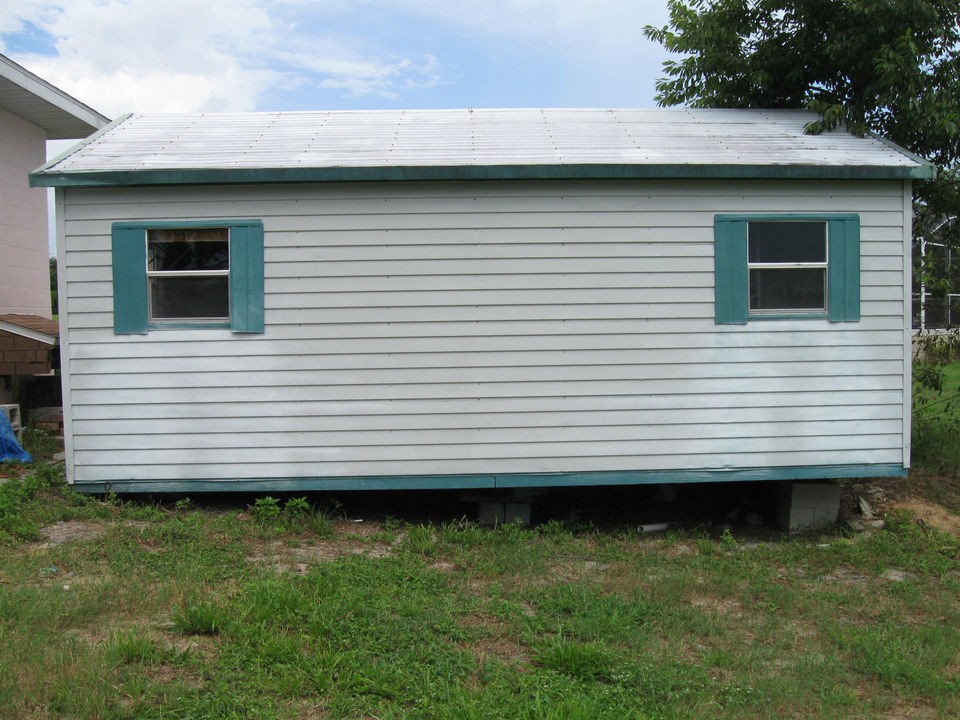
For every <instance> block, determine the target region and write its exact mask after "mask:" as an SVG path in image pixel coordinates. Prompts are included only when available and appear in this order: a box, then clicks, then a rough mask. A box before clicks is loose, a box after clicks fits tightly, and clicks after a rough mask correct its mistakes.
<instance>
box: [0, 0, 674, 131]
mask: <svg viewBox="0 0 960 720" xmlns="http://www.w3.org/2000/svg"><path fill="white" fill-rule="evenodd" d="M665 22H666V0H592V1H590V0H436V1H435V2H433V1H424V2H417V1H416V0H58V1H49V0H13V1H12V2H7V3H4V7H2V8H0V52H2V53H3V54H5V55H7V56H8V57H10V58H12V59H13V60H15V61H16V62H19V63H20V64H22V65H24V66H25V67H26V68H28V69H30V70H32V71H33V72H35V73H37V74H38V75H40V76H41V77H43V78H44V79H46V80H48V81H50V82H52V83H53V84H55V85H57V86H58V87H60V88H62V89H63V90H65V91H67V92H69V93H70V94H72V95H74V96H75V97H76V98H77V99H79V100H81V101H83V102H85V103H87V104H88V105H90V106H92V107H94V108H95V109H97V110H99V111H100V112H102V113H104V114H106V115H108V116H111V117H114V116H116V115H119V114H121V113H124V112H131V111H132V112H168V111H169V112H199V111H211V112H219V111H251V110H265V111H269V110H306V109H349V108H364V109H371V108H398V107H403V108H443V107H652V106H653V105H654V104H655V103H654V99H653V96H654V81H655V79H656V78H657V77H659V76H660V75H661V74H662V70H661V63H662V61H663V60H664V59H665V58H666V54H665V53H664V52H663V50H662V49H661V48H660V47H659V46H656V45H654V44H653V43H651V42H649V41H648V40H646V39H645V38H644V37H643V34H642V32H641V30H642V28H643V26H644V25H645V24H648V23H650V24H654V25H662V24H664V23H665Z"/></svg>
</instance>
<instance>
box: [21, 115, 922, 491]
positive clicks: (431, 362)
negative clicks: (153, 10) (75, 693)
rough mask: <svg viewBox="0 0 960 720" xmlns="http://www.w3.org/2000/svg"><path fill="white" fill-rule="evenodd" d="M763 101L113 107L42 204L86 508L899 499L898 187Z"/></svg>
mask: <svg viewBox="0 0 960 720" xmlns="http://www.w3.org/2000/svg"><path fill="white" fill-rule="evenodd" d="M813 119H814V116H812V115H810V114H807V113H803V112H793V111H759V110H688V109H673V110H630V109H626V110H601V109H586V110H575V109H571V110H562V109H556V110H550V109H525V110H437V111H427V110H424V111H356V112H352V111H351V112H347V111H344V112H299V113H266V114H197V115H129V116H125V117H123V118H120V119H119V120H117V121H116V122H114V123H113V124H112V125H110V126H109V127H108V128H106V129H105V130H104V131H101V132H100V133H98V134H97V135H95V136H93V137H91V138H90V139H88V140H87V141H85V142H84V143H82V144H81V145H79V146H78V147H76V148H74V149H73V150H71V151H69V152H67V153H65V154H64V155H62V156H61V157H59V158H57V159H55V160H53V161H51V162H50V163H48V164H47V165H45V166H43V167H42V168H40V169H39V170H37V171H35V172H34V173H33V175H32V176H31V180H32V182H33V184H34V185H39V186H53V187H56V197H57V211H58V213H57V214H58V218H59V219H58V259H59V263H60V267H61V268H62V273H61V287H60V298H61V303H62V305H61V308H62V309H61V348H62V349H61V354H62V368H63V382H64V411H65V426H66V427H65V443H66V453H67V470H68V477H69V480H70V482H72V483H73V484H74V485H75V487H76V488H78V489H80V490H83V491H88V492H102V491H104V490H108V489H112V490H114V491H119V492H164V491H178V492H197V491H207V490H221V489H225V490H252V491H284V490H343V489H386V488H391V489H409V488H510V487H514V488H516V487H524V486H561V485H607V484H638V483H667V482H670V483H675V482H706V481H717V480H735V481H740V480H758V479H765V480H813V479H826V478H839V477H850V476H900V475H904V474H905V473H906V470H907V468H908V467H909V460H910V392H909V390H910V352H909V347H910V324H909V321H910V317H909V311H908V308H909V307H910V294H911V288H910V234H911V227H910V224H911V183H912V181H914V180H922V179H925V178H930V177H932V176H933V173H934V169H933V167H932V166H931V165H930V164H928V163H927V162H926V161H924V160H922V159H919V158H917V157H915V156H912V155H910V154H909V153H907V152H906V151H904V150H902V149H901V148H898V147H896V146H893V145H891V144H889V143H887V142H885V141H883V140H882V139H879V138H876V137H855V136H853V135H851V134H848V133H846V132H843V131H836V132H828V133H824V134H821V135H807V134H804V125H805V124H806V123H808V122H810V121H811V120H813Z"/></svg>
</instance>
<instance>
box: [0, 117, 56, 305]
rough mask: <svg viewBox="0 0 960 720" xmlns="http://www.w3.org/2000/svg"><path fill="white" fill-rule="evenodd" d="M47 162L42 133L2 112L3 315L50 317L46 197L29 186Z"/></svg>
mask: <svg viewBox="0 0 960 720" xmlns="http://www.w3.org/2000/svg"><path fill="white" fill-rule="evenodd" d="M45 159H46V136H45V133H44V131H43V129H42V128H40V127H37V126H36V125H34V124H33V123H29V122H27V121H26V120H23V119H22V118H20V117H18V116H16V115H12V114H11V113H8V112H6V111H4V110H0V314H3V313H17V314H24V315H40V316H42V317H47V318H48V317H50V275H49V273H50V270H49V261H48V257H49V250H48V245H49V243H48V236H49V233H48V230H47V191H46V190H44V189H43V188H30V187H29V186H28V185H27V175H28V173H30V172H31V171H33V170H35V169H36V168H37V167H39V166H40V165H42V164H43V163H44V161H45Z"/></svg>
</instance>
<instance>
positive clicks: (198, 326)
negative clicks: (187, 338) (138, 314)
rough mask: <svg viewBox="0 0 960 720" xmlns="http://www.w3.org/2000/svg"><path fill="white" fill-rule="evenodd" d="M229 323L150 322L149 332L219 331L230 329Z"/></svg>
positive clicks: (148, 325)
mask: <svg viewBox="0 0 960 720" xmlns="http://www.w3.org/2000/svg"><path fill="white" fill-rule="evenodd" d="M230 327H231V326H230V323H228V322H150V323H148V324H147V330H148V331H150V332H152V331H154V330H218V329H226V330H229V329H230Z"/></svg>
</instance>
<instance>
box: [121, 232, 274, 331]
mask: <svg viewBox="0 0 960 720" xmlns="http://www.w3.org/2000/svg"><path fill="white" fill-rule="evenodd" d="M205 227H209V228H223V227H225V228H227V229H228V230H229V231H230V321H229V323H224V322H222V321H214V322H204V321H202V320H198V321H197V322H192V321H190V322H175V323H160V322H150V320H149V315H148V309H147V303H148V297H147V249H146V248H147V245H146V236H147V230H154V229H164V228H205ZM111 235H112V238H111V249H112V257H113V329H114V333H116V334H117V335H142V334H145V333H147V332H149V331H151V330H183V329H193V328H196V329H199V328H229V329H230V330H232V331H233V332H235V333H262V332H263V314H264V313H263V223H262V222H261V221H259V220H202V221H200V220H184V221H176V220H173V221H170V220H164V221H157V222H151V221H143V222H116V223H114V224H113V227H112V231H111Z"/></svg>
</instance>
